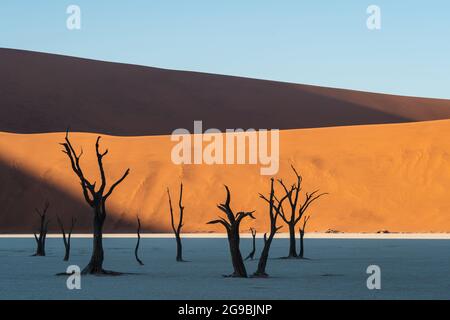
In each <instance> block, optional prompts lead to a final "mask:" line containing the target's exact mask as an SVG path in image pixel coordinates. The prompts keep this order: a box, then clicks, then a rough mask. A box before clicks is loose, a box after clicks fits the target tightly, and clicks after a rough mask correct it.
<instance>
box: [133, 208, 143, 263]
mask: <svg viewBox="0 0 450 320" xmlns="http://www.w3.org/2000/svg"><path fill="white" fill-rule="evenodd" d="M137 223H138V227H137V231H136V233H137V242H136V248H134V256H135V257H136V261H137V262H138V263H139V264H140V265H141V266H143V265H144V263H143V262H142V260H141V259H139V256H138V251H139V244H140V243H141V219H139V216H137Z"/></svg>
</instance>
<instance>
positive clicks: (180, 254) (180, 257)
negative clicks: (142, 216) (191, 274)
mask: <svg viewBox="0 0 450 320" xmlns="http://www.w3.org/2000/svg"><path fill="white" fill-rule="evenodd" d="M167 195H168V196H169V208H170V221H171V224H172V230H173V233H174V234H175V240H176V242H177V258H176V260H177V261H178V262H183V246H182V244H181V235H180V234H181V228H182V227H183V214H184V207H183V205H182V201H183V183H181V184H180V199H179V201H178V207H179V209H180V218H179V220H178V225H177V226H175V218H174V216H173V208H172V199H171V197H170V191H169V188H167Z"/></svg>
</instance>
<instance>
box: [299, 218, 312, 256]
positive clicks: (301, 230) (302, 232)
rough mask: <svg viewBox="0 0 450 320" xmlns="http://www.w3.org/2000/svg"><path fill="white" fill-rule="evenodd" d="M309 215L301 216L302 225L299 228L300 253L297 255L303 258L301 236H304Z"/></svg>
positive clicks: (303, 251) (303, 250)
mask: <svg viewBox="0 0 450 320" xmlns="http://www.w3.org/2000/svg"><path fill="white" fill-rule="evenodd" d="M309 218H310V216H305V217H304V218H303V226H302V227H301V228H300V229H299V232H300V253H299V255H298V257H299V258H301V259H303V257H304V255H305V249H304V244H303V238H304V236H305V230H306V224H307V223H308V220H309Z"/></svg>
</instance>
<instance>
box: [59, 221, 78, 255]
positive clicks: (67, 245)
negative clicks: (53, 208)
mask: <svg viewBox="0 0 450 320" xmlns="http://www.w3.org/2000/svg"><path fill="white" fill-rule="evenodd" d="M57 219H58V224H59V227H60V228H61V233H62V236H63V242H64V248H65V254H64V261H69V258H70V241H71V239H72V232H73V227H74V226H75V222H76V219H74V218H72V223H71V226H70V229H69V234H68V235H66V231H65V230H64V225H63V223H62V221H61V219H60V218H59V216H57Z"/></svg>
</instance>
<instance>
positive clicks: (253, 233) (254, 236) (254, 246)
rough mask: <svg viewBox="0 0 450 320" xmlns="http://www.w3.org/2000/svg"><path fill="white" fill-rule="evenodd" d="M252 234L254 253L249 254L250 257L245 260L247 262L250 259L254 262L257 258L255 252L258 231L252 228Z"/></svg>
mask: <svg viewBox="0 0 450 320" xmlns="http://www.w3.org/2000/svg"><path fill="white" fill-rule="evenodd" d="M250 232H251V233H252V238H253V239H252V240H253V241H252V245H253V249H252V251H251V252H250V253H249V254H248V256H247V257H246V258H245V261H247V260H248V259H250V260H253V258H254V257H255V252H256V230H255V229H253V228H250Z"/></svg>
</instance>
